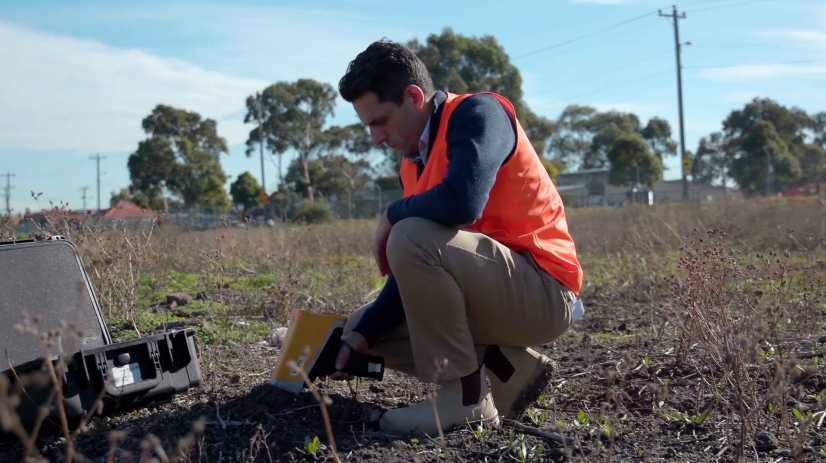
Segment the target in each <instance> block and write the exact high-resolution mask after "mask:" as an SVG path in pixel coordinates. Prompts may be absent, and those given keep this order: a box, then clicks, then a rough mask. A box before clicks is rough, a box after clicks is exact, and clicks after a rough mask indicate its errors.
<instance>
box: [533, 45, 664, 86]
mask: <svg viewBox="0 0 826 463" xmlns="http://www.w3.org/2000/svg"><path fill="white" fill-rule="evenodd" d="M670 52H671V50H670V49H668V50H665V51H662V52H659V53H656V54H654V55H649V56H646V57H645V58H640V59H638V60H635V61H631V62H628V63H625V64H623V65H621V66H616V67H613V68H610V69H607V70H605V71H601V72H599V73H597V74H591V75H590V76H588V77H584V78H582V79H576V80H572V81H570V82H566V83H562V84H560V85H559V86H567V85H569V84H578V83H581V82H587V81H589V80H593V79H596V78H597V77H602V76H605V75H608V74H613V73H614V72H616V71H619V70H621V69H625V68H628V67H631V66H633V65H635V64H639V63H642V62H644V61H648V60H650V59H654V58H656V57H658V56H662V55H664V54H666V53H670ZM668 72H670V71H668ZM658 75H662V73H657V74H655V75H653V76H649V77H656V76H658ZM637 80H639V79H635V80H634V82H636V81H637ZM609 88H613V87H609ZM553 90H555V89H548V90H545V91H543V92H538V93H533V94H532V95H531V96H539V95H544V94H546V93H549V92H551V91H553ZM599 91H601V90H599ZM580 96H582V95H580Z"/></svg>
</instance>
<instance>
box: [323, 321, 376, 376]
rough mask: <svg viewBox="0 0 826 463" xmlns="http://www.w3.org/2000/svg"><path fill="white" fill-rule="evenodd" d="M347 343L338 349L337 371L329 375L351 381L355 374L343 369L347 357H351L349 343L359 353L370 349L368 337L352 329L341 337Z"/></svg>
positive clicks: (364, 352)
mask: <svg viewBox="0 0 826 463" xmlns="http://www.w3.org/2000/svg"><path fill="white" fill-rule="evenodd" d="M341 340H342V341H344V342H345V343H346V344H342V345H341V348H340V349H339V350H338V357H336V370H339V371H336V372H335V373H333V374H331V375H330V376H329V378H330V379H332V380H336V381H342V380H343V381H349V380H351V379H353V376H352V375H350V374H348V373H344V372H343V371H341V369H342V368H344V365H346V364H347V359H349V358H350V348H349V347H347V346H348V345H350V346H352V347H353V350H354V351H355V353H357V354H366V353H367V351H368V350H369V346H368V345H367V339H365V338H364V336H362V335H361V333H358V332H355V331H351V332H349V333H347V334H345V335H344V336H342V338H341Z"/></svg>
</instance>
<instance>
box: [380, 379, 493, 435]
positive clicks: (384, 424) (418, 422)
mask: <svg viewBox="0 0 826 463" xmlns="http://www.w3.org/2000/svg"><path fill="white" fill-rule="evenodd" d="M472 381H473V383H475V384H472V385H470V384H466V385H465V386H464V387H463V385H462V380H461V379H457V380H454V381H448V382H444V383H440V386H441V387H440V388H439V389H438V390H437V391H436V397H435V402H436V410H437V411H438V414H439V422H438V423H437V422H436V415H435V414H434V410H433V401H434V398H433V397H432V396H431V397H429V398H427V399H425V400H423V401H422V402H419V403H417V404H416V405H412V406H410V407H406V408H397V409H394V410H388V411H387V412H385V413H384V415H383V416H382V418H381V421H380V422H379V429H381V430H382V431H383V432H386V433H388V434H394V435H406V434H408V433H412V434H418V435H423V434H427V435H429V436H431V437H432V436H435V435H438V433H439V427H440V426H441V429H442V432H444V431H446V430H448V429H450V428H451V427H453V426H455V425H465V424H466V423H468V422H470V423H475V422H479V421H485V422H486V423H487V425H488V426H498V425H499V414H498V412H497V411H496V406H495V405H494V403H493V399H492V398H491V394H490V392H489V391H488V386H487V382H486V381H485V369H484V367H482V368H480V369H479V372H478V375H477V376H476V377H474V378H473V379H472ZM477 386H478V387H477ZM469 391H470V392H469ZM469 393H470V394H471V395H473V394H474V393H475V395H476V396H475V397H467V396H468V394H469ZM463 401H464V403H467V404H468V405H463Z"/></svg>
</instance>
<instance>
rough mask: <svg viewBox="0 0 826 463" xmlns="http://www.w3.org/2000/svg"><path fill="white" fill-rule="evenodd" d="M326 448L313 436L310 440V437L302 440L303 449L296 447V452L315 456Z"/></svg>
mask: <svg viewBox="0 0 826 463" xmlns="http://www.w3.org/2000/svg"><path fill="white" fill-rule="evenodd" d="M326 448H327V446H326V445H324V444H322V443H321V441H320V440H318V436H315V437H313V438H312V439H310V436H307V437H305V438H304V448H303V449H300V448H298V447H296V450H298V451H299V452H301V453H304V454H306V455H313V456H315V454H316V452H318V451H319V450H324V449H326Z"/></svg>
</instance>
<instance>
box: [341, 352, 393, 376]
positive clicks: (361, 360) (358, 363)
mask: <svg viewBox="0 0 826 463" xmlns="http://www.w3.org/2000/svg"><path fill="white" fill-rule="evenodd" d="M341 371H343V372H344V373H349V374H351V375H353V376H359V377H362V378H373V379H377V380H379V381H381V380H382V379H383V378H384V357H379V356H376V355H361V354H356V353H355V352H350V356H349V357H348V358H347V363H346V364H345V365H344V368H343V369H342V370H341Z"/></svg>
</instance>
